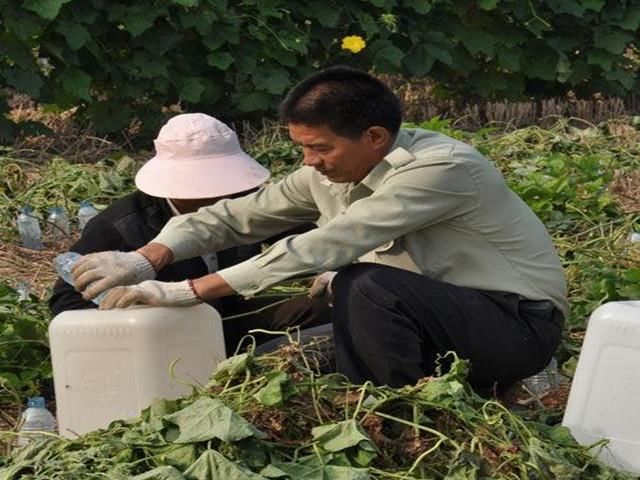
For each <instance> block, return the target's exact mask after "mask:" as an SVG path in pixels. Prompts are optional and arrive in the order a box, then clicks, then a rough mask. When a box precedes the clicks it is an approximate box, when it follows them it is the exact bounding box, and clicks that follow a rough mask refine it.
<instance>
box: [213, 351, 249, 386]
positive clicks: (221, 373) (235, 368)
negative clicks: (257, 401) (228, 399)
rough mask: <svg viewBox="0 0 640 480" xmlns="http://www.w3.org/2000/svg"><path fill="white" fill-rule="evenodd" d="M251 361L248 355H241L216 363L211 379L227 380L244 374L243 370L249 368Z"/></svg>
mask: <svg viewBox="0 0 640 480" xmlns="http://www.w3.org/2000/svg"><path fill="white" fill-rule="evenodd" d="M252 359H253V356H252V355H251V354H249V353H241V354H240V355H234V356H232V357H229V358H227V359H225V360H223V361H221V362H220V363H218V365H217V366H216V370H215V372H213V378H214V379H215V380H227V379H228V378H233V377H235V376H237V375H241V374H244V373H245V370H246V369H247V368H249V365H250V363H251V360H252Z"/></svg>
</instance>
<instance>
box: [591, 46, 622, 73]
mask: <svg viewBox="0 0 640 480" xmlns="http://www.w3.org/2000/svg"><path fill="white" fill-rule="evenodd" d="M617 58H618V57H617V56H616V55H613V54H611V53H609V52H607V51H605V50H597V49H595V50H590V51H589V54H588V55H587V63H588V64H589V65H598V66H599V67H600V68H602V69H603V70H604V71H606V72H608V71H610V70H611V68H612V66H613V61H614V60H616V59H617Z"/></svg>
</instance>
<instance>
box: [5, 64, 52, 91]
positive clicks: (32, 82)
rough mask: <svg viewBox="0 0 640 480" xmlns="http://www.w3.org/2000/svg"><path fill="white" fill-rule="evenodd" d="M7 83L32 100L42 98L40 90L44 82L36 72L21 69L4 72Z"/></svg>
mask: <svg viewBox="0 0 640 480" xmlns="http://www.w3.org/2000/svg"><path fill="white" fill-rule="evenodd" d="M2 76H4V79H5V80H6V82H7V83H8V84H9V85H11V86H12V87H14V88H15V89H16V90H18V91H19V92H23V93H26V94H27V95H29V96H30V97H32V98H38V97H39V96H40V89H41V88H42V86H43V85H44V82H43V81H42V79H41V78H40V75H38V74H37V73H36V72H33V71H30V70H23V69H21V68H10V69H7V70H4V71H2Z"/></svg>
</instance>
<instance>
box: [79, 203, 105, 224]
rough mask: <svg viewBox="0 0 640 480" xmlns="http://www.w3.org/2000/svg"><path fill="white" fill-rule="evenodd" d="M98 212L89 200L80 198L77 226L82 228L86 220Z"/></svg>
mask: <svg viewBox="0 0 640 480" xmlns="http://www.w3.org/2000/svg"><path fill="white" fill-rule="evenodd" d="M98 213H100V212H98V210H97V209H96V207H94V206H93V205H92V204H91V202H90V201H89V200H82V201H81V202H80V208H79V209H78V228H79V229H80V231H82V230H84V227H85V226H86V225H87V222H88V221H89V220H91V219H92V218H93V217H95V216H96V215H97V214H98Z"/></svg>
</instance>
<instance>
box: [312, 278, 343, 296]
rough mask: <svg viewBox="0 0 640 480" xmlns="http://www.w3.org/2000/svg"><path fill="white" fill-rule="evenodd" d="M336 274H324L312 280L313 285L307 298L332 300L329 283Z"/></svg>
mask: <svg viewBox="0 0 640 480" xmlns="http://www.w3.org/2000/svg"><path fill="white" fill-rule="evenodd" d="M337 273H338V272H332V271H330V272H324V273H321V274H320V275H318V276H317V277H316V278H314V279H313V283H312V284H311V287H310V288H309V296H310V297H311V298H326V299H328V300H331V299H332V298H333V290H331V282H332V281H333V277H335V276H336V275H337Z"/></svg>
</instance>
